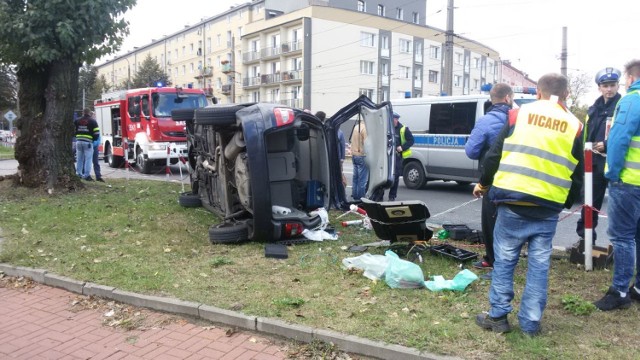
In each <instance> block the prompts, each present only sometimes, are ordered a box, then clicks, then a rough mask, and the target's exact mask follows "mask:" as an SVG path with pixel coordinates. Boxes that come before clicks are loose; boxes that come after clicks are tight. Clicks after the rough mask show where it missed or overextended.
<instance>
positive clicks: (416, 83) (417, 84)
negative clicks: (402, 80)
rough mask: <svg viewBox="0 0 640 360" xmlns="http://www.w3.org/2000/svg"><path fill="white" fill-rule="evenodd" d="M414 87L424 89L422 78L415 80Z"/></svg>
mask: <svg viewBox="0 0 640 360" xmlns="http://www.w3.org/2000/svg"><path fill="white" fill-rule="evenodd" d="M413 87H415V88H416V89H422V80H417V79H415V80H413Z"/></svg>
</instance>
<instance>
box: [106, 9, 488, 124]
mask: <svg viewBox="0 0 640 360" xmlns="http://www.w3.org/2000/svg"><path fill="white" fill-rule="evenodd" d="M401 6H402V7H401ZM427 22H428V19H426V2H407V4H405V5H398V4H397V2H395V1H389V0H377V1H375V2H372V1H366V0H327V1H323V0H254V1H251V2H247V3H245V4H242V5H238V6H235V7H233V8H231V9H228V10H227V11H224V12H222V13H221V14H218V15H215V16H213V17H210V18H206V19H202V20H201V21H200V22H198V23H197V24H195V25H193V26H189V27H185V28H184V29H182V30H181V31H178V32H176V33H174V34H171V35H166V36H165V35H160V34H159V35H158V37H159V38H160V37H161V38H160V39H159V40H153V41H152V42H151V43H149V44H147V45H145V46H143V47H139V48H135V49H134V50H133V51H131V52H129V53H127V54H125V55H122V56H119V57H116V58H114V59H112V60H109V61H107V62H105V63H103V64H100V65H97V68H98V74H99V75H104V76H105V78H106V79H107V82H108V83H109V84H111V85H112V86H113V87H114V88H117V87H121V86H122V84H123V83H124V82H125V80H127V79H128V78H130V77H133V76H134V75H135V72H136V69H137V68H139V67H140V64H141V63H142V61H143V60H144V58H145V57H146V56H147V55H150V56H151V57H152V58H154V59H155V60H156V61H158V63H159V64H161V66H162V67H163V68H164V69H165V71H166V73H167V74H168V75H169V78H170V79H171V81H172V85H175V86H182V87H193V88H202V89H205V92H206V93H207V95H208V96H210V97H214V96H215V97H216V98H218V100H219V102H220V103H234V102H257V101H267V102H277V103H282V104H286V105H289V106H293V107H297V108H307V109H311V110H312V111H318V110H323V111H325V112H327V114H332V113H333V112H335V111H337V110H338V109H339V108H340V106H342V105H343V104H345V103H346V102H348V101H349V100H352V99H355V98H356V97H357V96H359V95H360V94H366V95H367V96H369V97H370V98H371V99H373V100H374V101H377V102H381V101H385V100H390V99H394V98H402V97H421V96H430V95H441V94H442V74H443V58H442V56H443V42H444V40H445V36H444V31H443V30H441V29H436V28H433V27H430V26H427V25H426V23H427ZM453 54H454V56H453V57H454V58H453V79H452V81H453V94H452V95H460V94H474V93H480V92H481V90H480V88H481V86H482V85H483V84H487V83H495V82H497V81H499V70H500V69H499V64H500V61H499V54H498V52H496V51H495V50H493V49H491V48H489V47H487V46H485V45H483V44H480V43H478V42H475V41H473V40H471V39H467V38H464V37H460V36H456V37H455V39H454V52H453Z"/></svg>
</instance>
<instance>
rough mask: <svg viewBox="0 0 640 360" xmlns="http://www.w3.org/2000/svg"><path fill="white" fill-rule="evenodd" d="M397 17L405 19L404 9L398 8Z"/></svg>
mask: <svg viewBox="0 0 640 360" xmlns="http://www.w3.org/2000/svg"><path fill="white" fill-rule="evenodd" d="M396 19H398V20H404V10H403V9H401V8H397V9H396Z"/></svg>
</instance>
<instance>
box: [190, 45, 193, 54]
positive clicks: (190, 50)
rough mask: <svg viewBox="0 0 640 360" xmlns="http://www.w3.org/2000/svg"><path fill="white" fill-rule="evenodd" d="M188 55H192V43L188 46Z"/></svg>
mask: <svg viewBox="0 0 640 360" xmlns="http://www.w3.org/2000/svg"><path fill="white" fill-rule="evenodd" d="M189 54H191V55H193V43H191V44H190V45H189Z"/></svg>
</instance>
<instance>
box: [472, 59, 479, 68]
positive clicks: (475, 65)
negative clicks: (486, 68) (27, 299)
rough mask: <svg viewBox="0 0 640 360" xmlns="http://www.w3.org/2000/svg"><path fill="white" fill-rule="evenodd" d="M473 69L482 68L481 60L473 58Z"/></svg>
mask: <svg viewBox="0 0 640 360" xmlns="http://www.w3.org/2000/svg"><path fill="white" fill-rule="evenodd" d="M473 67H474V68H476V69H479V68H480V58H473Z"/></svg>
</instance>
